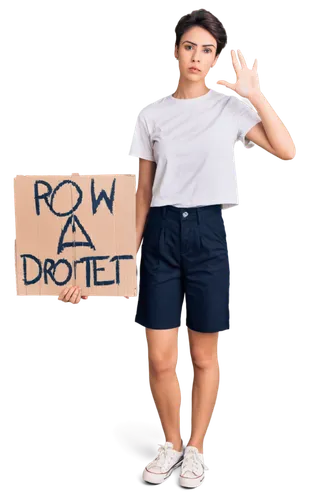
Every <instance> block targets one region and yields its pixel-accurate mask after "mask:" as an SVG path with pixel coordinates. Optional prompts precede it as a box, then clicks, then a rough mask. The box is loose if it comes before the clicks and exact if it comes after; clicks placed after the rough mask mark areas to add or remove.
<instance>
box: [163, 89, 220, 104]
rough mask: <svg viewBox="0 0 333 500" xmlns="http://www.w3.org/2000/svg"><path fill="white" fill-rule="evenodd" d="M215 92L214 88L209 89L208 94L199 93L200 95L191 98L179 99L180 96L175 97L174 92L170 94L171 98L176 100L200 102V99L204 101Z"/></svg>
mask: <svg viewBox="0 0 333 500" xmlns="http://www.w3.org/2000/svg"><path fill="white" fill-rule="evenodd" d="M212 92H213V89H209V91H208V92H206V94H203V95H199V97H190V98H189V99H179V98H178V97H173V95H172V94H170V96H169V97H170V99H171V100H172V101H174V102H198V101H203V100H204V99H206V98H207V97H208V96H210V95H211V94H212Z"/></svg>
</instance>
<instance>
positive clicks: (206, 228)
mask: <svg viewBox="0 0 333 500" xmlns="http://www.w3.org/2000/svg"><path fill="white" fill-rule="evenodd" d="M229 276H230V271H229V259H228V248H227V240H226V232H225V228H224V222H223V218H222V212H221V205H208V206H204V207H189V208H178V207H174V206H172V205H165V206H161V207H150V209H149V212H148V216H147V219H146V224H145V228H144V231H143V242H142V248H141V262H140V282H139V297H138V305H137V312H136V316H135V322H136V323H139V324H140V325H143V326H145V327H146V328H153V329H169V328H175V327H179V326H180V318H181V310H182V304H183V299H184V294H185V299H186V326H187V327H189V328H190V329H191V330H195V331H198V332H206V333H213V332H218V331H221V330H226V329H228V328H229Z"/></svg>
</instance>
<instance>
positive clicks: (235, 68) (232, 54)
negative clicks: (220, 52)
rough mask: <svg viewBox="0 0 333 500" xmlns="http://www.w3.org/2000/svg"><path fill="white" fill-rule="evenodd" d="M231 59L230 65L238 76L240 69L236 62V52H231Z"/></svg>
mask: <svg viewBox="0 0 333 500" xmlns="http://www.w3.org/2000/svg"><path fill="white" fill-rule="evenodd" d="M231 59H232V65H233V67H234V70H235V72H236V75H237V76H238V75H239V72H240V70H241V67H240V65H239V62H238V61H237V57H236V52H235V51H234V50H232V51H231Z"/></svg>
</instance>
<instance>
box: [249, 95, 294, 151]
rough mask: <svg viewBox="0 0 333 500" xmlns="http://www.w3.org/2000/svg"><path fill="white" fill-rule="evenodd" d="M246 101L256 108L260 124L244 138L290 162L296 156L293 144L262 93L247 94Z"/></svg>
mask: <svg viewBox="0 0 333 500" xmlns="http://www.w3.org/2000/svg"><path fill="white" fill-rule="evenodd" d="M248 99H249V101H250V102H251V104H252V105H253V106H254V107H255V108H256V110H257V112H258V115H259V116H260V118H261V122H259V123H257V125H255V126H254V127H252V129H251V130H249V132H248V133H247V134H246V137H247V138H248V139H249V140H250V141H252V142H254V143H255V144H257V145H258V146H261V147H262V148H264V149H266V151H269V152H271V153H273V154H274V155H275V156H278V157H279V158H281V159H282V160H292V159H293V158H294V156H295V154H296V148H295V144H294V143H293V140H292V138H291V137H290V134H289V132H288V130H287V129H286V127H285V126H284V124H283V123H282V121H281V120H280V118H279V117H278V115H277V114H276V113H275V111H274V109H273V108H272V106H271V105H270V104H269V102H268V101H267V99H266V98H265V96H264V95H263V93H262V92H261V91H260V90H259V91H258V90H256V91H254V92H252V93H250V94H249V97H248ZM270 148H271V149H270Z"/></svg>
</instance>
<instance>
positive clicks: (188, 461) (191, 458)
mask: <svg viewBox="0 0 333 500" xmlns="http://www.w3.org/2000/svg"><path fill="white" fill-rule="evenodd" d="M198 464H201V465H202V467H203V468H204V469H205V470H209V469H208V467H207V465H205V464H204V463H203V462H202V461H201V460H200V457H199V455H198V452H197V451H196V450H193V449H191V450H189V451H187V452H186V454H185V455H184V461H183V465H182V474H185V472H193V469H195V470H196V471H197V472H199V470H198Z"/></svg>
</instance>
